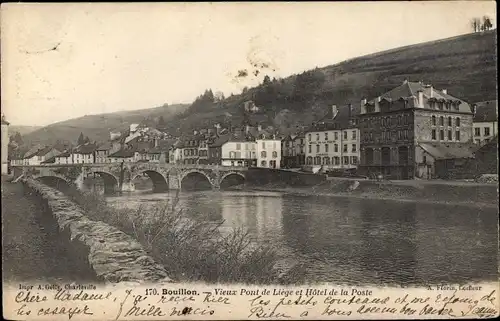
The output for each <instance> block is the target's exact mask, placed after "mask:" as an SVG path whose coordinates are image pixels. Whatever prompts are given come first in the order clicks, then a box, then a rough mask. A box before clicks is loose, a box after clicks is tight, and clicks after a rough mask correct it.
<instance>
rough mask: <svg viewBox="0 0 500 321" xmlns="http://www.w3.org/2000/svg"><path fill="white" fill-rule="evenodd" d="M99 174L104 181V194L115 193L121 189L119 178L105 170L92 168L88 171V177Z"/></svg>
mask: <svg viewBox="0 0 500 321" xmlns="http://www.w3.org/2000/svg"><path fill="white" fill-rule="evenodd" d="M95 174H97V175H98V176H99V177H101V178H102V180H103V181H104V194H113V193H115V192H116V191H118V190H119V186H118V185H119V181H120V180H119V178H118V177H116V176H115V175H114V174H112V173H110V172H108V171H105V170H92V171H90V172H88V174H87V177H88V176H90V175H95Z"/></svg>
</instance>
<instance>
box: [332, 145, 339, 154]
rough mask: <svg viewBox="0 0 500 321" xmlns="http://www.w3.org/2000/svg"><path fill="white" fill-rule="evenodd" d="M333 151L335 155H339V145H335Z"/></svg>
mask: <svg viewBox="0 0 500 321" xmlns="http://www.w3.org/2000/svg"><path fill="white" fill-rule="evenodd" d="M333 151H334V152H335V153H338V151H339V145H337V144H335V145H333Z"/></svg>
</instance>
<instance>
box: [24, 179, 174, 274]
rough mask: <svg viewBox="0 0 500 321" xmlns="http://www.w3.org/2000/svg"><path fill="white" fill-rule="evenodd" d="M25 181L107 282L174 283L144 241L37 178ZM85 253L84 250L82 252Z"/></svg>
mask: <svg viewBox="0 0 500 321" xmlns="http://www.w3.org/2000/svg"><path fill="white" fill-rule="evenodd" d="M22 182H23V184H24V185H25V187H27V188H29V189H30V190H31V191H32V192H34V193H35V194H36V195H38V196H39V197H40V198H41V199H42V200H43V202H44V203H45V204H44V205H46V209H47V210H48V212H49V213H50V215H52V216H53V218H54V221H55V222H56V223H57V225H58V227H59V231H60V232H61V233H62V234H63V235H67V237H68V243H71V246H72V248H74V249H76V251H75V253H74V255H75V256H79V257H81V256H82V255H85V256H86V257H87V260H88V264H89V265H90V267H91V268H92V269H93V271H95V274H96V276H97V278H98V279H99V280H101V281H104V282H105V283H118V282H131V283H145V282H155V283H158V282H160V283H166V282H172V280H171V279H170V278H169V277H168V275H167V272H166V270H165V268H164V267H163V266H162V265H160V264H158V263H156V262H155V261H154V260H153V258H151V257H150V256H148V255H147V253H146V251H145V250H144V249H143V247H142V246H141V244H140V243H139V242H138V241H137V240H135V239H134V238H132V237H131V236H129V235H127V234H125V233H124V232H122V231H120V230H119V229H117V228H116V227H113V226H111V225H108V224H106V223H104V222H101V221H92V220H90V219H89V218H88V217H87V216H85V213H84V211H83V210H82V209H81V208H80V207H79V206H78V205H76V204H75V203H74V202H72V201H70V200H69V199H68V198H67V197H66V196H65V195H64V194H63V193H62V192H60V191H58V190H56V189H53V188H50V187H48V186H47V185H44V184H42V183H40V182H38V181H36V180H33V179H24V180H23V181H22ZM82 252H83V253H82Z"/></svg>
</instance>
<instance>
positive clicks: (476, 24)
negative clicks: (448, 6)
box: [470, 18, 481, 32]
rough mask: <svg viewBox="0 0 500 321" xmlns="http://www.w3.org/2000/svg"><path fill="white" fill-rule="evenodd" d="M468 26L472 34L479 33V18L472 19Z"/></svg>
mask: <svg viewBox="0 0 500 321" xmlns="http://www.w3.org/2000/svg"><path fill="white" fill-rule="evenodd" d="M470 24H471V27H472V30H474V32H479V31H480V30H481V20H479V18H472V19H471V22H470Z"/></svg>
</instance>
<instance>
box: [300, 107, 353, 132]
mask: <svg viewBox="0 0 500 321" xmlns="http://www.w3.org/2000/svg"><path fill="white" fill-rule="evenodd" d="M349 109H350V110H349ZM337 110H338V112H337V114H336V115H335V117H333V114H332V111H331V110H330V111H329V112H328V113H327V114H326V116H325V117H324V118H323V119H322V120H321V121H319V122H317V123H315V124H313V125H312V126H310V127H309V129H307V130H306V132H318V131H326V130H341V129H349V128H354V126H355V125H354V123H352V122H351V120H353V119H355V118H356V116H357V115H359V112H360V108H356V107H355V106H354V105H344V106H339V107H338V109H337Z"/></svg>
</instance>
